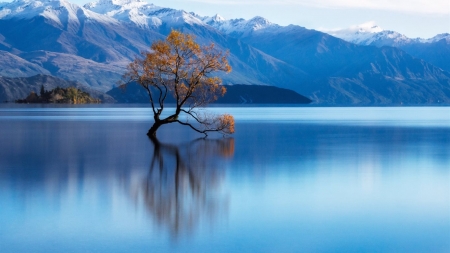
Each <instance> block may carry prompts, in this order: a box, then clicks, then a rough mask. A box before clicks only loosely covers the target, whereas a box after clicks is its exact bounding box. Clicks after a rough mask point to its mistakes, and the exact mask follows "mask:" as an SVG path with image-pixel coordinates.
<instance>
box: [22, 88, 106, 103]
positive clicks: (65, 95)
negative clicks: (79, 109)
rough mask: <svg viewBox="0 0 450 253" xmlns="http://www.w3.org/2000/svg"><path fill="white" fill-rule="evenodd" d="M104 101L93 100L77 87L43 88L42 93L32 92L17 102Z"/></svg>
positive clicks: (99, 101)
mask: <svg viewBox="0 0 450 253" xmlns="http://www.w3.org/2000/svg"><path fill="white" fill-rule="evenodd" d="M101 102H102V101H101V100H100V99H97V98H93V97H91V96H90V94H89V93H87V92H84V91H82V90H80V89H77V88H75V87H68V88H61V87H56V88H55V89H52V90H45V89H44V86H41V91H40V92H39V94H38V93H36V92H34V91H32V92H31V93H30V95H28V96H27V97H26V98H24V99H18V100H16V103H19V104H75V105H77V104H100V103H101Z"/></svg>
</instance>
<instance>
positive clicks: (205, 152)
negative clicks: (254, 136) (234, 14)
mask: <svg viewBox="0 0 450 253" xmlns="http://www.w3.org/2000/svg"><path fill="white" fill-rule="evenodd" d="M151 141H152V143H153V146H154V147H153V154H152V160H151V163H150V169H149V171H148V174H147V175H146V176H145V177H142V178H139V179H135V180H134V182H133V183H132V184H131V185H130V193H131V197H132V199H133V201H134V203H135V204H136V205H139V203H142V205H143V207H144V209H145V210H146V211H147V212H148V213H149V214H150V216H151V217H152V218H154V219H155V221H156V222H157V224H159V225H161V226H163V227H167V228H168V229H169V231H170V234H171V236H172V237H178V235H179V234H180V233H184V234H185V235H189V234H192V233H193V232H194V228H195V227H196V226H197V225H198V224H199V223H200V221H201V220H202V219H203V220H206V221H207V222H209V223H213V222H214V220H215V219H217V216H218V215H220V214H221V213H226V210H227V199H226V198H225V197H224V196H222V195H223V194H221V192H220V189H218V188H219V187H220V185H221V183H222V181H223V178H224V174H225V170H224V168H223V167H224V166H223V161H222V160H223V158H232V157H233V155H234V140H233V139H231V138H223V139H219V140H209V139H196V140H194V141H191V142H188V143H185V144H179V145H173V144H166V143H161V142H160V141H159V140H158V139H153V138H152V139H151Z"/></svg>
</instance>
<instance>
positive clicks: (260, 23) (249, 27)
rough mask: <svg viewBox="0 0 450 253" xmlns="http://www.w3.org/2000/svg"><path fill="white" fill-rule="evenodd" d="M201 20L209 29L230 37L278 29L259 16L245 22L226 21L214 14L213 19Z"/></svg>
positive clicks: (236, 20)
mask: <svg viewBox="0 0 450 253" xmlns="http://www.w3.org/2000/svg"><path fill="white" fill-rule="evenodd" d="M202 20H203V22H205V23H206V24H208V25H210V26H211V27H213V28H215V29H217V30H219V31H221V32H223V33H225V34H227V35H232V36H243V35H245V34H249V33H251V32H254V31H257V30H264V29H268V28H279V27H280V26H279V25H277V24H274V23H272V22H270V21H269V20H267V19H265V18H263V17H259V16H256V17H254V18H252V19H250V20H245V19H242V18H241V19H230V20H226V19H224V18H223V17H221V16H220V15H219V14H216V15H215V16H213V17H204V18H202Z"/></svg>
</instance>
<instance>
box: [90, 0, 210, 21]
mask: <svg viewBox="0 0 450 253" xmlns="http://www.w3.org/2000/svg"><path fill="white" fill-rule="evenodd" d="M84 7H85V8H86V9H89V10H92V11H94V12H97V13H101V14H105V15H108V16H110V17H112V18H115V19H118V20H121V21H125V22H132V23H135V24H136V25H138V26H140V27H159V26H160V25H162V23H163V22H165V23H171V24H175V23H183V22H184V23H190V24H193V23H198V24H203V23H202V21H201V20H200V19H199V17H197V15H196V14H195V13H188V12H185V11H182V10H175V9H170V8H162V7H158V6H155V5H153V4H150V3H147V2H146V1H143V0H98V1H96V2H92V3H88V4H86V5H84Z"/></svg>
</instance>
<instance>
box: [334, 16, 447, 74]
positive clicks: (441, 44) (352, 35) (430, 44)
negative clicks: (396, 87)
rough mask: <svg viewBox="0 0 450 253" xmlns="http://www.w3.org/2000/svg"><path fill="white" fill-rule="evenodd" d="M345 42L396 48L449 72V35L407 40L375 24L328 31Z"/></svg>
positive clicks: (369, 23) (403, 36)
mask: <svg viewBox="0 0 450 253" xmlns="http://www.w3.org/2000/svg"><path fill="white" fill-rule="evenodd" d="M328 33H329V34H331V35H333V36H335V37H337V38H341V39H343V40H345V41H348V42H351V43H354V44H357V45H365V46H376V47H383V46H389V47H396V48H400V49H402V50H404V51H406V52H408V53H409V54H411V55H412V56H415V57H417V58H420V59H424V60H426V61H428V62H430V63H432V64H434V65H436V66H438V67H440V68H442V69H444V70H447V71H450V61H449V60H448V59H450V34H448V33H443V34H438V35H436V36H434V37H432V38H428V39H424V38H408V37H407V36H405V35H403V34H400V33H398V32H395V31H389V30H383V29H382V28H381V27H379V26H377V25H376V24H375V22H368V23H364V24H362V25H358V26H352V27H350V28H348V29H341V30H334V31H328Z"/></svg>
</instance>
